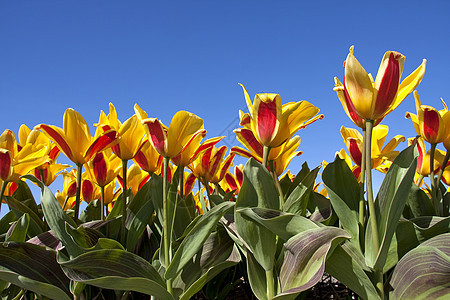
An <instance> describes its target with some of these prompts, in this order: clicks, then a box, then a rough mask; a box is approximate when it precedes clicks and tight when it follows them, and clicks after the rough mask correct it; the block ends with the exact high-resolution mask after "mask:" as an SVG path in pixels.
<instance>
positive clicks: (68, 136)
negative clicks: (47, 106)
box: [61, 108, 92, 163]
mask: <svg viewBox="0 0 450 300" xmlns="http://www.w3.org/2000/svg"><path fill="white" fill-rule="evenodd" d="M63 125H64V126H63V129H64V137H65V140H66V142H67V144H68V145H69V147H70V149H71V150H72V154H73V156H74V159H75V161H74V162H75V163H85V162H86V161H85V157H84V154H85V151H86V149H88V148H89V146H90V145H91V141H92V137H91V133H90V131H89V126H88V124H87V123H86V120H85V119H84V118H83V116H81V114H80V113H78V112H77V111H75V110H73V109H72V108H68V109H66V111H65V112H64V123H63ZM61 150H62V149H61Z"/></svg>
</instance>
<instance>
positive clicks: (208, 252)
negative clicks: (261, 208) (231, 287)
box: [174, 228, 241, 300]
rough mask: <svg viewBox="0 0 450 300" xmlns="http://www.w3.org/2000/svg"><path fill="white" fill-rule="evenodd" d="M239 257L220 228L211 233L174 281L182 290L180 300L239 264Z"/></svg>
mask: <svg viewBox="0 0 450 300" xmlns="http://www.w3.org/2000/svg"><path fill="white" fill-rule="evenodd" d="M240 260H241V257H240V255H239V251H238V250H237V248H236V246H235V245H234V244H233V241H232V240H231V239H230V238H229V237H228V236H227V234H226V232H225V230H224V229H223V228H222V229H221V230H218V232H213V233H212V234H211V235H210V236H209V237H208V239H207V240H206V241H205V242H204V243H203V245H202V248H201V249H200V250H199V251H198V252H197V253H196V255H195V257H194V258H193V259H192V260H191V261H190V262H189V263H188V264H187V265H186V266H185V267H184V268H183V270H182V273H180V275H179V276H177V277H176V278H175V279H174V286H178V287H180V288H182V289H183V290H184V293H183V294H182V295H181V298H180V299H186V300H188V299H190V298H191V297H192V296H193V295H195V294H196V293H197V292H198V291H200V290H201V289H202V288H203V286H204V285H205V284H206V283H207V282H208V281H210V280H211V279H213V278H214V277H215V276H217V275H218V274H220V273H221V272H222V271H223V270H225V269H227V268H230V267H232V266H234V265H236V264H237V263H239V262H240Z"/></svg>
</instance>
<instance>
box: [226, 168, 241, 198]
mask: <svg viewBox="0 0 450 300" xmlns="http://www.w3.org/2000/svg"><path fill="white" fill-rule="evenodd" d="M243 169H244V165H242V164H239V165H237V166H235V167H234V175H232V174H231V173H230V172H227V174H225V180H224V181H225V182H226V186H227V188H224V190H225V192H227V193H228V192H231V191H233V190H234V191H235V192H234V194H235V195H238V194H239V190H240V189H241V186H242V182H243V179H244V174H243V173H242V170H243Z"/></svg>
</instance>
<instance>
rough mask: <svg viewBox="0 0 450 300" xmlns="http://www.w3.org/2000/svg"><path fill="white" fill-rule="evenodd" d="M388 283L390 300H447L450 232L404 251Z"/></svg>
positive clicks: (449, 272) (449, 279)
mask: <svg viewBox="0 0 450 300" xmlns="http://www.w3.org/2000/svg"><path fill="white" fill-rule="evenodd" d="M390 284H391V285H392V287H393V288H394V290H393V292H392V293H391V297H392V299H448V295H449V288H450V233H445V234H440V235H438V236H436V237H434V238H432V239H430V240H428V241H426V242H424V243H423V244H421V245H419V246H418V247H416V248H414V249H413V250H411V251H410V252H408V253H407V254H406V255H405V256H404V257H403V258H402V259H401V260H400V261H399V262H398V264H397V266H396V267H395V269H394V272H393V274H392V278H391V281H390Z"/></svg>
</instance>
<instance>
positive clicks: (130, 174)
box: [117, 164, 150, 195]
mask: <svg viewBox="0 0 450 300" xmlns="http://www.w3.org/2000/svg"><path fill="white" fill-rule="evenodd" d="M121 172H122V171H121ZM149 179H150V175H149V174H148V173H147V172H145V171H143V170H141V168H139V167H138V166H137V165H136V164H132V165H131V167H129V168H128V170H127V187H128V188H131V192H132V193H133V195H136V194H137V192H138V191H139V189H140V188H141V187H142V186H143V185H144V184H145V183H146V182H147V181H148V180H149ZM117 180H118V182H119V184H120V186H121V187H122V188H123V176H122V175H121V174H119V175H118V176H117Z"/></svg>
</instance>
